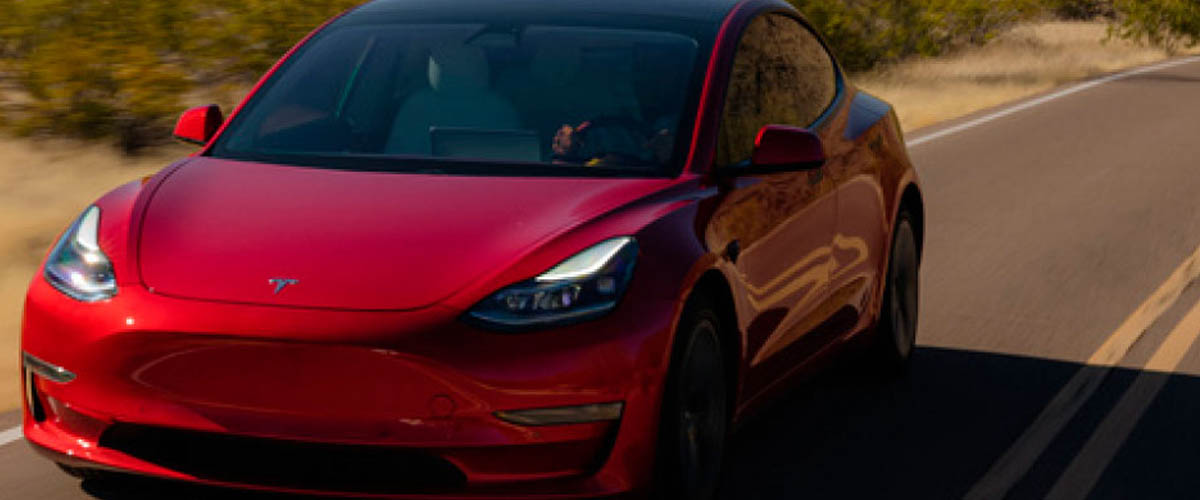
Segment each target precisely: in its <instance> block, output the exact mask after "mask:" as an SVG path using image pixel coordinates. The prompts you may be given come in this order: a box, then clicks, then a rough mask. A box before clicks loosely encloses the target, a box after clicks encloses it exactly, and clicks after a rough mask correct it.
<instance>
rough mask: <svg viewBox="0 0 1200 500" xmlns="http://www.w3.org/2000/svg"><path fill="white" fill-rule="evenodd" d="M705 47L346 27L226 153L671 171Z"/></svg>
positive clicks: (566, 32)
mask: <svg viewBox="0 0 1200 500" xmlns="http://www.w3.org/2000/svg"><path fill="white" fill-rule="evenodd" d="M696 53H697V44H696V42H695V41H694V40H693V39H691V38H688V37H686V36H683V35H678V34H672V33H663V32H652V31H636V30H620V29H601V28H588V27H565V26H532V25H531V26H519V27H513V26H504V27H496V26H487V25H478V24H476V25H465V24H453V25H450V24H432V25H372V26H353V27H347V28H341V29H333V30H330V31H329V32H327V33H322V34H321V35H320V36H318V37H317V38H315V39H314V40H313V41H312V42H310V43H309V44H307V45H306V46H305V47H304V48H303V49H302V50H301V51H300V52H299V53H297V55H296V56H294V57H293V58H292V59H291V60H290V61H289V62H288V63H287V64H286V65H285V66H284V67H283V68H281V70H280V72H279V73H278V74H277V76H276V77H274V78H273V79H272V81H271V82H269V84H268V85H267V86H265V87H264V89H263V90H262V91H261V92H260V93H259V95H257V96H256V97H255V98H254V99H253V100H252V101H251V102H250V103H249V105H248V106H247V107H246V109H245V110H244V111H243V112H242V113H240V114H239V116H238V117H237V118H236V119H235V120H234V122H233V123H232V124H231V125H230V127H229V129H228V130H227V131H226V132H225V133H224V134H223V136H222V138H221V140H220V141H219V142H218V144H217V145H216V146H215V148H214V149H213V151H212V154H213V155H214V156H217V157H224V158H233V159H247V160H258V161H272V162H279V163H290V164H302V165H310V166H324V167H330V168H359V167H362V168H371V169H379V168H383V169H386V170H396V171H405V170H411V169H419V170H422V171H425V170H430V169H431V168H433V169H436V170H438V171H451V172H452V171H453V170H454V169H455V168H461V167H463V166H465V165H474V168H475V169H478V168H479V167H480V165H483V166H485V167H486V168H487V169H491V170H495V171H496V173H498V174H504V173H506V172H502V170H504V169H510V170H511V169H516V170H520V167H521V166H531V165H534V166H539V167H543V168H540V169H537V170H538V171H541V172H549V175H557V174H558V173H560V172H561V173H562V174H563V175H572V172H574V171H579V170H581V169H617V170H621V171H628V172H630V173H632V174H634V175H637V174H638V173H645V174H661V173H663V172H664V171H665V169H666V168H667V166H668V165H671V164H672V163H673V162H675V161H676V158H677V157H678V156H680V152H679V151H678V150H679V149H681V148H682V146H683V145H682V144H681V143H682V142H684V141H680V140H678V136H679V135H680V134H679V129H680V124H681V118H683V114H684V113H685V112H686V111H685V110H684V109H683V108H684V105H685V100H686V99H687V97H688V94H689V92H688V90H689V82H690V81H691V79H692V71H693V65H694V60H695V58H696ZM414 160H415V161H414ZM431 160H435V161H436V160H447V161H443V162H433V161H431ZM430 163H437V165H436V167H430V166H429V165H430ZM416 165H423V166H416ZM545 167H554V168H545ZM485 173H486V172H485ZM526 173H528V172H526ZM576 173H578V172H576Z"/></svg>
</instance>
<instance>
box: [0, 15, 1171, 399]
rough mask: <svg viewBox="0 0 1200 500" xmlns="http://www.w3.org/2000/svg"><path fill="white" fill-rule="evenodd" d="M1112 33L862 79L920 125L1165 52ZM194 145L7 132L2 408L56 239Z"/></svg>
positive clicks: (1008, 41) (1031, 30)
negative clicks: (120, 148)
mask: <svg viewBox="0 0 1200 500" xmlns="http://www.w3.org/2000/svg"><path fill="white" fill-rule="evenodd" d="M1104 37H1105V27H1104V25H1103V24H1102V23H1045V24H1038V25H1031V26H1023V27H1019V28H1017V29H1015V30H1013V31H1011V32H1009V33H1007V34H1005V35H1003V36H1001V37H999V38H998V39H997V40H996V41H995V42H993V43H991V44H989V45H988V46H985V47H982V48H978V49H972V50H967V51H963V52H960V53H957V54H954V55H952V56H949V57H944V58H939V59H927V60H915V61H908V62H905V63H901V64H898V65H896V66H894V67H891V68H888V69H886V70H881V71H877V72H873V73H868V74H863V75H857V76H856V78H855V80H856V81H857V82H858V83H859V84H860V85H861V86H862V87H863V88H866V89H868V90H870V91H872V92H874V93H876V94H878V95H880V96H881V97H883V98H885V99H887V100H888V101H890V102H892V103H893V104H895V105H896V107H897V109H898V110H899V112H900V118H901V121H902V122H903V123H904V125H905V128H906V129H909V130H912V129H916V128H919V127H922V126H925V125H929V124H932V123H936V122H939V121H942V120H947V119H952V118H955V117H958V116H962V115H965V114H969V113H971V112H973V111H977V110H980V109H985V108H989V107H993V106H997V105H1000V104H1003V103H1005V102H1009V101H1012V100H1014V99H1019V98H1022V97H1026V96H1030V95H1033V94H1036V93H1039V92H1043V91H1046V90H1049V89H1051V88H1053V87H1055V86H1058V85H1061V84H1064V83H1067V82H1071V81H1075V80H1079V79H1081V78H1086V77H1089V76H1094V75H1098V74H1102V73H1107V72H1112V71H1116V70H1120V69H1123V68H1128V67H1131V66H1136V65H1140V64H1145V63H1150V62H1154V61H1157V60H1161V59H1163V58H1165V57H1166V56H1165V54H1164V53H1163V52H1162V51H1159V50H1153V49H1147V48H1140V47H1136V46H1134V45H1131V44H1128V43H1124V42H1112V43H1109V44H1106V45H1105V44H1101V43H1100V40H1102V39H1103V38H1104ZM189 151H190V150H188V149H186V148H182V147H171V148H165V149H163V150H160V151H157V152H154V153H151V154H147V155H145V156H143V157H139V158H125V157H122V156H121V155H120V154H118V153H117V152H116V151H114V150H112V149H110V148H107V147H102V146H94V145H92V146H89V145H80V144H75V143H70V142H66V141H31V140H26V139H12V138H6V137H3V136H0V236H2V237H0V258H2V260H0V411H4V410H6V409H10V408H14V407H16V406H17V405H19V404H20V400H19V397H20V396H19V394H20V387H18V386H19V384H18V382H17V380H18V376H19V372H18V369H19V367H18V366H17V359H18V356H17V355H16V353H17V350H18V348H19V347H18V343H19V332H20V322H21V309H22V305H23V296H24V293H25V288H26V287H27V285H28V283H29V280H30V279H31V278H32V277H33V275H34V272H35V271H36V268H37V266H38V264H39V262H40V261H41V259H42V257H43V256H44V254H45V252H46V250H47V249H48V248H49V246H50V244H51V242H52V240H53V239H54V238H55V236H56V235H57V234H58V233H59V231H61V230H62V229H63V228H64V227H65V226H66V225H67V224H68V223H69V222H70V220H71V219H72V218H73V217H75V216H76V215H77V214H78V213H79V212H80V211H81V210H82V209H83V208H84V207H86V206H87V204H88V203H90V202H91V201H93V200H94V199H95V198H96V197H98V196H100V195H101V194H103V193H104V192H106V191H107V190H109V189H111V188H112V187H114V186H117V185H120V184H123V183H125V182H128V181H131V180H135V179H138V178H140V177H142V176H145V175H148V174H151V173H153V172H155V171H157V170H158V169H160V168H162V167H163V166H165V165H166V164H167V163H168V162H169V161H170V160H171V159H174V158H178V157H181V156H183V155H186V154H187V153H188V152H189Z"/></svg>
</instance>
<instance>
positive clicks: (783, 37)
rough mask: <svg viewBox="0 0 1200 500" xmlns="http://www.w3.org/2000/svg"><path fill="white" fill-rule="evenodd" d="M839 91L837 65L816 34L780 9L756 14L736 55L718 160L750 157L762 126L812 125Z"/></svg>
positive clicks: (736, 160)
mask: <svg viewBox="0 0 1200 500" xmlns="http://www.w3.org/2000/svg"><path fill="white" fill-rule="evenodd" d="M836 95H837V71H836V69H835V68H834V64H833V60H832V59H831V57H830V55H829V53H828V52H826V50H825V47H824V46H823V45H822V44H821V42H820V40H819V39H818V38H817V37H816V35H814V34H813V33H812V32H811V31H809V30H808V28H806V27H804V25H802V24H800V22H799V21H796V20H795V19H793V18H791V17H788V16H785V15H782V14H767V15H763V16H760V17H758V18H757V19H755V20H754V21H753V22H751V24H750V26H749V27H747V28H746V32H745V34H743V35H742V40H741V42H740V43H739V45H738V50H737V54H736V55H735V56H734V62H733V69H732V71H731V73H730V77H729V89H728V92H727V94H726V96H725V109H724V112H723V115H722V117H721V128H720V131H719V133H718V137H717V165H733V164H737V163H741V162H744V161H748V160H749V159H750V157H751V155H753V153H754V140H755V138H756V137H757V136H758V131H759V129H761V128H762V127H763V126H766V125H792V126H797V127H809V126H811V125H812V124H813V123H814V122H816V120H817V119H818V118H820V117H821V115H822V114H823V113H824V112H825V110H826V109H828V108H829V106H830V104H832V103H833V99H834V97H836Z"/></svg>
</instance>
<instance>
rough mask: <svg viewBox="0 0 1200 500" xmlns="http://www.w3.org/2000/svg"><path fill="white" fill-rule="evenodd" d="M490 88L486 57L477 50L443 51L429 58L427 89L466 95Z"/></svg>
mask: <svg viewBox="0 0 1200 500" xmlns="http://www.w3.org/2000/svg"><path fill="white" fill-rule="evenodd" d="M489 85H490V76H489V72H488V61H487V56H485V55H484V54H483V50H482V49H480V48H478V47H464V46H459V47H443V48H438V49H433V51H432V53H431V54H430V56H429V86H430V87H433V89H434V90H436V91H438V92H450V93H456V92H469V91H472V90H480V89H486V88H488V86H489Z"/></svg>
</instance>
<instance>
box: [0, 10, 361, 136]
mask: <svg viewBox="0 0 1200 500" xmlns="http://www.w3.org/2000/svg"><path fill="white" fill-rule="evenodd" d="M355 3H357V0H211V1H207V2H194V1H186V0H184V1H177V0H0V12H3V13H4V15H3V16H0V78H4V80H7V82H6V83H7V86H9V87H15V90H16V93H17V94H19V95H20V96H22V98H21V99H17V101H18V102H19V104H12V103H10V105H9V106H7V108H8V111H9V113H8V115H9V116H6V117H5V118H6V121H7V122H8V123H9V124H10V125H11V126H12V127H14V128H15V129H16V130H17V131H18V132H22V133H29V134H52V135H68V136H76V137H84V138H101V137H114V138H116V139H117V140H118V142H119V143H120V144H121V145H122V146H123V147H124V148H125V149H126V150H129V151H133V150H135V149H137V148H139V147H142V146H145V145H147V144H150V143H153V142H156V141H159V140H162V139H163V138H165V137H166V136H167V132H168V131H169V130H170V126H171V125H172V123H171V122H172V120H173V118H174V117H175V116H176V115H177V114H178V113H179V112H180V111H181V110H182V108H183V107H184V106H183V104H182V102H181V101H182V99H183V97H184V96H185V95H188V94H189V92H193V91H194V90H196V89H197V88H201V87H210V86H214V85H217V84H221V83H228V82H233V83H235V84H242V85H245V84H248V83H249V82H251V81H253V80H254V79H255V78H257V77H258V75H261V74H262V73H263V72H264V71H265V70H266V69H267V68H268V67H270V65H271V63H272V62H273V61H274V60H276V59H277V58H278V57H279V56H280V55H282V53H283V52H284V51H286V50H287V49H288V48H289V47H290V46H291V45H292V44H293V43H295V41H296V40H298V39H299V38H300V37H302V36H303V35H304V34H305V33H306V32H308V31H309V30H311V29H312V28H313V27H315V26H316V25H318V24H320V23H321V22H322V21H324V20H325V19H327V18H329V17H330V16H332V15H334V14H336V13H338V12H339V11H341V10H344V9H345V8H347V7H350V6H352V5H353V4H355ZM0 83H5V82H0ZM0 96H2V95H0Z"/></svg>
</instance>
